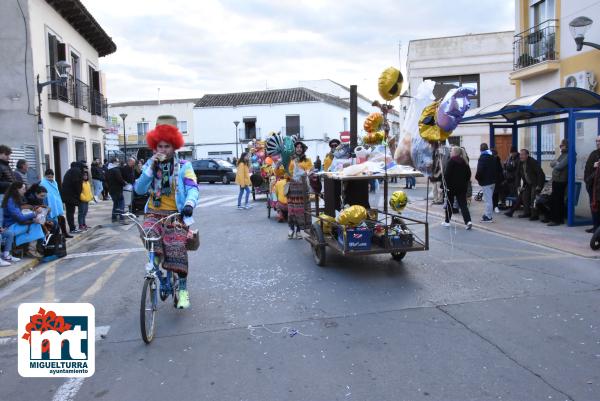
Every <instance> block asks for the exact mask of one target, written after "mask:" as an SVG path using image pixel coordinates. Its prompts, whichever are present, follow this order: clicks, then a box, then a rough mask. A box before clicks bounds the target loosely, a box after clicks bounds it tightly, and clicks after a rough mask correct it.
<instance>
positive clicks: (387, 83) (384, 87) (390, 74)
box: [378, 67, 404, 101]
mask: <svg viewBox="0 0 600 401" xmlns="http://www.w3.org/2000/svg"><path fill="white" fill-rule="evenodd" d="M403 80H404V78H402V74H401V73H400V70H398V69H397V68H394V67H389V68H386V69H385V70H384V71H383V72H382V73H381V75H380V76H379V86H378V89H379V95H380V96H381V97H382V98H384V99H385V100H387V101H390V100H394V99H395V98H397V97H398V96H400V91H401V90H402V81H403Z"/></svg>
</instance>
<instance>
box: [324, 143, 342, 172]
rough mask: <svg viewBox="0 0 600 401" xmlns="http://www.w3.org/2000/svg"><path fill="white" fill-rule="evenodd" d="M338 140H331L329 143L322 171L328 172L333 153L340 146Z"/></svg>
mask: <svg viewBox="0 0 600 401" xmlns="http://www.w3.org/2000/svg"><path fill="white" fill-rule="evenodd" d="M341 143H342V142H340V140H339V139H332V140H331V141H329V153H327V155H326V156H325V160H324V161H323V171H329V167H330V166H331V163H332V162H333V151H334V150H335V149H336V148H337V147H338V146H339V145H340V144H341Z"/></svg>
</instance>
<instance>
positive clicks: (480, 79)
mask: <svg viewBox="0 0 600 401" xmlns="http://www.w3.org/2000/svg"><path fill="white" fill-rule="evenodd" d="M513 36H514V32H512V31H509V32H493V33H483V34H475V35H464V36H452V37H445V38H433V39H420V40H413V41H411V42H410V43H409V48H408V60H407V70H408V78H407V80H408V84H409V90H408V94H410V93H414V92H415V91H416V90H417V88H418V87H419V85H420V83H421V82H423V81H424V80H426V79H431V80H433V81H436V82H437V83H439V85H436V88H435V90H434V95H435V96H436V98H437V99H439V98H442V97H443V96H444V95H445V94H446V93H447V92H448V90H450V89H451V88H454V87H458V86H468V87H472V88H475V89H477V95H476V96H473V97H472V98H471V107H472V108H476V107H480V106H485V105H490V104H492V103H496V102H502V101H508V100H511V99H513V98H514V97H515V88H514V86H513V85H511V83H510V80H509V78H508V76H509V73H510V72H511V71H512V66H513V65H512V61H513V50H512V49H513V47H512V46H513ZM507 133H508V134H509V135H508V136H503V135H499V134H501V132H496V135H497V136H496V147H497V148H498V151H499V153H500V155H501V157H502V158H503V159H504V158H505V157H506V156H507V155H508V151H509V149H510V144H511V142H510V131H509V132H507ZM488 138H489V128H488V126H487V125H474V126H459V127H458V128H457V129H456V130H455V131H454V133H453V134H452V136H451V137H450V142H451V143H453V144H456V145H459V146H464V147H465V149H466V150H467V152H468V154H469V156H470V157H471V166H472V167H474V166H476V164H477V159H478V157H479V145H480V144H481V143H482V142H488Z"/></svg>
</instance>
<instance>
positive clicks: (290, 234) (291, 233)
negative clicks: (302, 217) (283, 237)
mask: <svg viewBox="0 0 600 401" xmlns="http://www.w3.org/2000/svg"><path fill="white" fill-rule="evenodd" d="M292 238H294V230H293V229H291V228H290V231H288V239H292Z"/></svg>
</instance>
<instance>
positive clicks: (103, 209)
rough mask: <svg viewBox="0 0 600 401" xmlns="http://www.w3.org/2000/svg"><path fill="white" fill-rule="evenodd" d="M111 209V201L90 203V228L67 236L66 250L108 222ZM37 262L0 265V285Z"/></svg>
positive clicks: (37, 261)
mask: <svg viewBox="0 0 600 401" xmlns="http://www.w3.org/2000/svg"><path fill="white" fill-rule="evenodd" d="M111 210H112V202H111V201H101V202H99V203H97V204H94V203H93V202H92V203H90V207H89V211H88V215H87V218H86V220H87V221H86V222H87V224H88V226H90V227H91V228H90V229H89V230H87V231H85V232H83V233H81V234H75V235H74V236H73V238H68V239H67V252H70V249H71V248H72V247H73V246H74V245H75V244H77V243H78V242H81V241H84V240H86V239H87V238H89V237H90V236H91V235H93V234H94V232H96V231H97V230H98V229H100V228H102V226H103V225H106V224H107V223H108V224H110V213H111ZM75 220H76V221H77V212H75ZM59 260H60V259H59ZM39 264H40V261H39V260H38V259H34V258H23V259H22V260H21V261H20V262H18V263H13V264H12V265H11V266H7V267H0V287H3V286H5V285H6V284H8V283H9V282H11V281H14V280H16V279H17V278H19V277H20V276H22V275H23V274H24V273H26V272H27V271H29V270H32V269H34V268H35V267H36V266H37V265H39Z"/></svg>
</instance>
